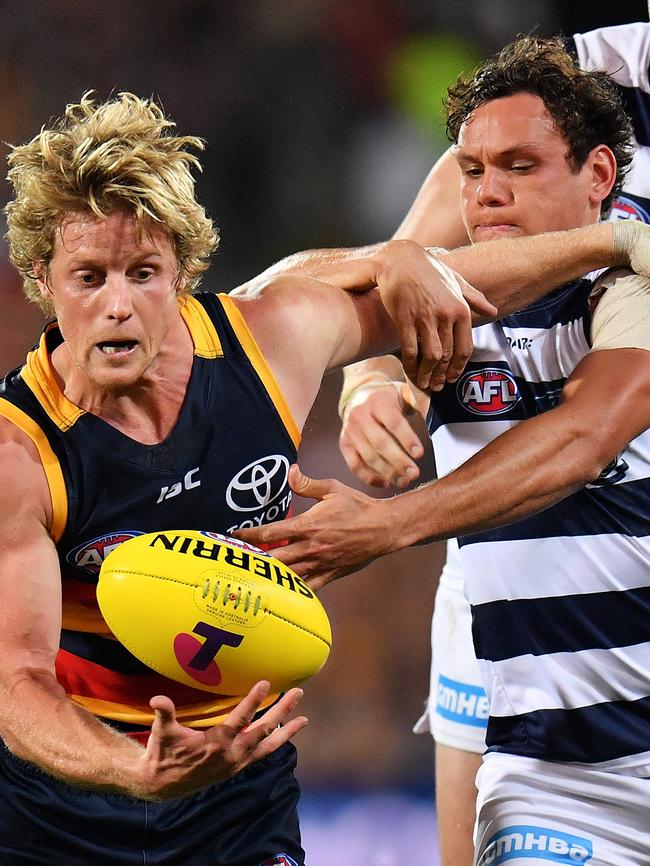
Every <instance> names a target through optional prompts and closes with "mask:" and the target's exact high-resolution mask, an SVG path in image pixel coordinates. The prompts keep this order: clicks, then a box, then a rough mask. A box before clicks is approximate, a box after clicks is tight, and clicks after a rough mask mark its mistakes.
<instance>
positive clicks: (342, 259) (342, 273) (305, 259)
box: [257, 244, 386, 289]
mask: <svg viewBox="0 0 650 866" xmlns="http://www.w3.org/2000/svg"><path fill="white" fill-rule="evenodd" d="M385 246H386V245H385V244H374V245H373V246H367V247H356V248H349V249H348V248H340V249H322V250H304V251H303V252H299V253H294V254H293V255H290V256H287V257H286V258H284V259H281V260H280V261H279V262H276V263H275V264H274V265H271V267H270V268H267V269H266V270H265V271H263V272H262V273H261V274H260V276H259V277H258V278H257V279H266V278H268V277H277V276H280V275H281V274H298V275H304V276H309V277H314V278H316V279H319V280H322V281H323V282H327V283H332V284H333V285H335V286H339V288H343V289H355V288H356V289H365V288H370V287H371V286H374V285H375V284H376V275H377V269H378V266H379V262H380V259H379V258H378V257H380V256H381V254H382V251H383V249H384V248H385Z"/></svg>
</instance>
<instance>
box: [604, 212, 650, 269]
mask: <svg viewBox="0 0 650 866" xmlns="http://www.w3.org/2000/svg"><path fill="white" fill-rule="evenodd" d="M612 225H613V233H612V252H613V253H614V255H615V256H616V257H617V258H618V257H620V258H621V259H622V260H623V261H622V264H629V266H630V267H631V268H632V270H633V271H634V272H635V273H637V274H640V275H642V276H644V277H650V226H647V225H645V223H642V222H639V221H638V220H614V221H613V222H612Z"/></svg>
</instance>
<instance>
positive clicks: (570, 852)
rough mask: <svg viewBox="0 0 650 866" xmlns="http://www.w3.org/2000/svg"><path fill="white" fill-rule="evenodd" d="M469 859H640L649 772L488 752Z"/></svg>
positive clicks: (543, 863) (592, 865)
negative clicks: (472, 854) (614, 770)
mask: <svg viewBox="0 0 650 866" xmlns="http://www.w3.org/2000/svg"><path fill="white" fill-rule="evenodd" d="M476 783H477V786H478V789H479V795H478V801H477V815H478V817H477V823H476V829H475V833H474V844H475V847H476V853H475V861H474V862H475V866H501V864H507V866H535V864H537V866H552V864H558V863H569V864H579V863H589V866H648V864H650V779H639V778H638V777H636V776H623V775H621V774H618V773H611V772H604V771H602V770H593V769H589V768H585V767H584V766H580V765H576V764H554V763H549V762H547V761H538V760H535V759H534V758H523V757H520V756H518V755H505V754H497V753H494V752H490V753H488V754H487V755H486V756H485V757H484V759H483V765H482V766H481V768H480V770H479V771H478V775H477V777H476Z"/></svg>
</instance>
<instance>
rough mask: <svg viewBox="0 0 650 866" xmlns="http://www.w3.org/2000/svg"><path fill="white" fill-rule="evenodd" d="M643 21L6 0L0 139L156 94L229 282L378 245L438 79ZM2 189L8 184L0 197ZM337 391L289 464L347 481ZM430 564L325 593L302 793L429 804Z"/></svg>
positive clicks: (604, 6) (434, 137)
mask: <svg viewBox="0 0 650 866" xmlns="http://www.w3.org/2000/svg"><path fill="white" fill-rule="evenodd" d="M646 18H647V5H646V3H645V2H644V0H638V2H634V0H623V2H619V3H618V4H615V5H614V6H613V5H612V4H611V3H604V2H595V0H590V2H574V3H566V2H563V0H527V2H526V3H522V2H520V0H491V2H485V0H462V2H461V0H438V2H434V0H347V2H344V0H136V2H134V0H107V2H104V3H97V2H86V0H32V2H30V3H24V2H23V0H3V2H2V3H1V4H0V33H2V41H1V44H2V51H1V52H0V89H1V92H2V95H3V98H2V100H1V101H0V139H1V140H2V141H3V142H11V143H20V142H23V141H25V140H27V139H28V138H31V137H32V136H33V135H34V134H35V133H36V132H37V131H38V129H39V128H40V126H41V125H42V124H43V123H45V122H47V120H48V118H50V117H51V116H54V115H58V114H60V113H61V111H62V110H63V108H64V106H65V104H66V103H68V102H71V101H77V100H78V99H79V97H80V96H81V94H82V93H83V92H84V91H86V90H88V89H91V88H92V89H95V90H96V91H97V94H98V96H99V97H100V98H105V97H107V96H109V95H110V93H111V92H113V91H119V90H132V91H134V92H136V93H138V94H140V95H144V96H148V95H151V94H154V95H156V96H157V97H158V98H159V100H160V102H161V103H162V105H163V106H164V109H165V111H166V112H167V113H168V114H169V115H170V116H171V117H172V118H173V119H175V120H176V122H177V124H178V128H179V129H180V131H182V132H185V133H192V134H198V135H201V136H203V137H204V138H205V139H206V140H207V150H206V152H205V154H204V157H203V165H204V172H203V174H202V175H201V176H200V178H199V181H198V187H199V197H200V199H201V200H202V201H203V203H205V204H206V205H207V208H208V211H209V213H210V214H211V215H212V216H213V217H214V219H215V220H216V222H217V224H218V225H219V227H220V232H221V246H220V248H219V251H218V252H217V254H216V255H215V258H214V264H213V267H212V269H211V271H210V272H209V273H208V275H207V276H206V278H205V281H204V286H205V287H206V288H209V289H213V290H218V291H229V290H230V289H232V288H233V287H235V286H236V285H237V284H238V283H240V282H241V281H243V280H245V279H247V278H248V277H251V276H252V275H254V274H255V273H257V272H258V271H259V270H261V269H263V268H264V267H265V266H267V265H269V264H270V263H271V262H273V261H274V260H276V259H278V258H280V257H282V256H283V255H286V254H288V253H291V252H293V251H295V250H297V249H301V248H309V247H317V246H352V245H357V244H360V243H369V242H373V241H376V240H381V239H383V238H386V237H388V236H390V234H391V233H392V232H393V230H394V229H395V228H396V226H397V225H398V223H399V222H400V220H401V218H402V216H403V215H404V213H405V212H406V210H407V209H408V206H409V204H410V202H411V200H412V198H413V196H414V195H415V193H416V191H417V189H418V187H419V184H420V183H421V181H422V180H423V178H424V176H425V175H426V172H427V170H428V168H429V167H430V166H431V164H432V163H433V161H434V160H435V159H436V157H437V156H438V155H439V154H440V153H441V152H442V150H443V149H444V148H445V146H446V142H445V137H444V129H443V123H442V110H441V99H442V95H443V93H444V90H445V88H446V86H447V85H448V84H449V83H450V82H451V81H452V80H453V79H454V78H455V77H456V75H457V74H458V73H459V72H460V71H463V70H464V71H470V70H471V69H472V68H473V66H474V65H475V63H476V62H477V61H478V60H479V59H480V58H481V57H482V56H484V55H486V54H488V53H490V52H492V51H494V50H496V49H498V48H500V47H501V46H502V45H503V44H504V43H505V42H507V41H509V40H510V39H511V38H513V37H514V36H515V35H517V34H518V33H522V32H524V33H535V34H537V35H542V36H543V35H551V34H555V33H560V32H563V33H565V34H571V33H574V32H581V31H586V30H589V29H592V28H594V27H598V26H604V25H607V24H614V23H623V22H625V21H635V20H645V19H646ZM1 147H2V156H3V158H4V156H5V155H6V151H7V148H6V145H4V144H3V145H2V146H1ZM7 196H8V189H7V187H6V185H5V186H4V187H3V192H2V204H4V203H5V201H6V198H7ZM0 277H1V280H0V366H1V367H2V368H3V369H8V368H10V367H12V366H15V365H16V364H18V363H20V362H21V360H22V358H23V355H24V351H25V350H26V349H27V348H28V347H29V346H30V345H31V344H32V343H33V342H34V340H35V338H36V335H37V333H38V330H39V328H40V326H41V318H40V314H39V313H38V311H36V310H35V309H34V308H33V307H29V306H28V305H27V303H26V302H24V301H23V300H22V296H21V289H20V285H19V282H18V279H17V277H16V276H15V274H14V273H13V271H12V269H11V267H10V266H9V265H8V263H7V261H6V250H5V249H4V248H1V249H0ZM278 338H279V339H280V336H279V337H278ZM339 383H340V379H339V376H338V375H333V376H331V377H330V378H329V380H327V381H326V383H325V384H324V387H323V392H322V395H321V397H320V398H319V400H318V402H317V404H316V406H315V407H314V411H313V412H312V415H311V417H310V420H309V422H308V425H307V430H306V436H305V442H304V446H303V449H302V463H303V468H304V469H306V470H307V471H308V472H311V473H315V474H317V475H337V476H339V477H341V478H342V479H343V480H347V481H350V480H351V479H350V476H349V473H347V471H346V470H345V467H344V464H343V463H342V460H341V458H340V457H339V455H338V449H337V434H338V419H337V417H336V412H335V402H336V398H337V396H338V388H339ZM442 555H443V554H442V551H441V550H440V548H439V547H435V546H434V547H428V548H420V549H418V550H415V551H409V552H405V553H402V554H400V555H397V556H394V557H392V558H388V559H386V560H384V561H383V562H381V563H380V564H376V565H374V566H371V567H369V568H367V569H365V571H363V572H361V573H360V574H358V575H356V576H354V577H352V578H348V579H347V581H342V582H339V584H336V585H333V586H331V587H328V588H327V589H326V590H325V591H324V592H323V593H322V598H323V601H324V603H325V604H326V606H327V608H328V611H329V613H330V616H331V619H332V623H333V629H334V637H335V644H334V649H333V651H332V655H331V658H330V661H329V662H328V664H327V666H326V668H325V669H324V670H323V671H322V672H321V674H319V675H318V677H316V678H315V679H314V680H313V681H312V682H311V683H310V684H309V685H308V688H307V695H306V698H305V702H304V705H305V709H306V710H307V712H308V714H309V715H310V717H311V725H310V726H309V728H308V729H307V730H306V731H305V732H304V733H303V734H301V735H300V738H299V745H300V749H301V756H302V757H301V765H300V766H301V777H302V780H303V783H304V785H305V787H306V788H307V789H308V790H325V789H327V788H329V787H331V786H336V787H337V789H339V790H341V789H349V790H357V791H371V792H372V791H377V790H385V789H404V790H409V791H421V792H425V793H426V794H427V795H428V796H431V791H432V781H431V780H432V764H433V749H432V744H431V741H430V738H429V737H428V736H422V737H415V736H412V734H411V726H412V724H413V722H414V720H415V719H416V718H417V717H418V715H419V714H420V711H421V709H422V706H423V701H424V698H425V696H426V693H427V690H428V665H429V619H430V614H431V609H432V604H433V594H434V590H435V586H436V583H437V577H438V574H439V571H440V566H441V563H442ZM312 862H315V861H312ZM328 862H329V861H328ZM331 862H340V863H342V862H343V861H342V860H340V859H339V860H337V861H334V860H333V861H331ZM377 862H379V861H377ZM382 862H384V861H382ZM385 862H388V860H386V861H385ZM391 862H392V861H391ZM412 862H415V861H412Z"/></svg>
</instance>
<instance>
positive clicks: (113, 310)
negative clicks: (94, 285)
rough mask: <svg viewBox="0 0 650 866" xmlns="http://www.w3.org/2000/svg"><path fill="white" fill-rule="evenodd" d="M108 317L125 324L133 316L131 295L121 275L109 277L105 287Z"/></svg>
mask: <svg viewBox="0 0 650 866" xmlns="http://www.w3.org/2000/svg"><path fill="white" fill-rule="evenodd" d="M104 288H105V290H106V297H107V310H108V317H109V318H110V319H115V320H116V321H118V322H125V321H126V320H127V319H129V318H130V317H131V315H132V314H133V295H132V293H131V287H130V286H129V282H128V280H127V279H126V277H125V276H124V275H123V274H116V275H113V276H109V277H108V279H107V280H106V285H105V287H104Z"/></svg>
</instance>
